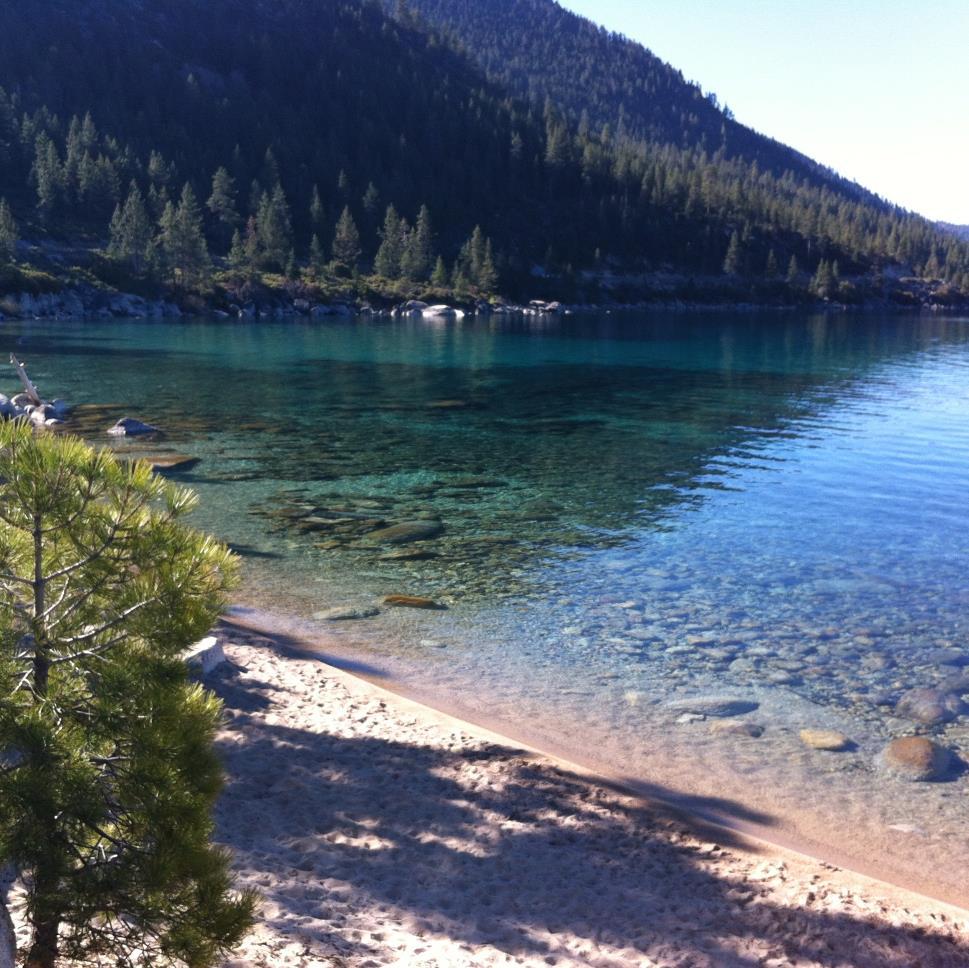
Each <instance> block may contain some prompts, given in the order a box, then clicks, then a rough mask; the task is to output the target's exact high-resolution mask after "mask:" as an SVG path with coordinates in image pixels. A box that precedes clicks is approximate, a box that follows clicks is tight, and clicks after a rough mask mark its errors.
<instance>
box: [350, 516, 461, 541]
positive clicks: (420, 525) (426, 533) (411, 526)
mask: <svg viewBox="0 0 969 968" xmlns="http://www.w3.org/2000/svg"><path fill="white" fill-rule="evenodd" d="M443 533H444V525H443V524H441V522H440V521H403V522H401V523H400V524H394V525H391V526H390V527H389V528H381V529H380V530H379V531H374V532H372V533H371V534H370V535H369V537H370V538H371V539H372V540H373V541H384V542H386V543H387V544H407V542H409V541H426V540H428V539H429V538H436V537H437V536H438V535H440V534H443Z"/></svg>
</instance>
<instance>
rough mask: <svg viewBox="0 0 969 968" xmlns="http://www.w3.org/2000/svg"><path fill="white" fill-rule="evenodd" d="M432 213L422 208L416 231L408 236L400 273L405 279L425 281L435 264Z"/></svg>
mask: <svg viewBox="0 0 969 968" xmlns="http://www.w3.org/2000/svg"><path fill="white" fill-rule="evenodd" d="M432 245H433V233H432V231H431V213H430V211H429V209H428V207H427V206H426V205H422V206H421V210H420V213H419V214H418V216H417V225H416V226H415V227H414V231H413V232H411V233H409V235H408V236H407V239H406V242H405V245H404V250H403V253H402V255H401V260H400V272H401V275H402V276H403V277H404V278H405V279H415V280H425V279H427V277H428V274H429V273H430V271H431V266H432V265H433V263H434V253H433V251H432Z"/></svg>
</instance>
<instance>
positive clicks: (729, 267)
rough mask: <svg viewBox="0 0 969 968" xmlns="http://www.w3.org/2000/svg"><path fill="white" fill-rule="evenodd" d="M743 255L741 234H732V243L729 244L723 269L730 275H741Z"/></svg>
mask: <svg viewBox="0 0 969 968" xmlns="http://www.w3.org/2000/svg"><path fill="white" fill-rule="evenodd" d="M742 263H743V256H742V253H741V251H740V236H739V235H738V234H737V233H736V231H735V232H734V233H733V235H731V236H730V244H729V245H728V246H727V254H726V256H724V260H723V271H724V272H725V273H726V274H727V275H728V276H736V275H739V273H740V270H741V268H742Z"/></svg>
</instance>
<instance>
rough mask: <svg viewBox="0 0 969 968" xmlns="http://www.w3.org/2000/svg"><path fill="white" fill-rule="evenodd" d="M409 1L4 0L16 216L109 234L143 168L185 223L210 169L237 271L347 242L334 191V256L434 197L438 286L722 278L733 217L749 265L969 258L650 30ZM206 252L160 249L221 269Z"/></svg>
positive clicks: (523, 5)
mask: <svg viewBox="0 0 969 968" xmlns="http://www.w3.org/2000/svg"><path fill="white" fill-rule="evenodd" d="M405 6H406V8H407V9H406V10H404V9H400V10H398V9H397V6H396V4H390V3H389V2H388V3H387V4H386V12H385V10H382V9H381V8H380V7H379V6H378V5H375V4H370V3H365V2H362V0H314V2H313V3H306V2H303V0H276V2H272V3H270V2H268V0H220V2H218V3H209V2H206V0H166V2H162V0H145V2H143V3H141V4H137V5H135V4H131V3H129V2H127V0H76V2H74V3H70V4H65V3H62V2H59V0H33V2H31V3H27V4H0V85H2V88H4V89H5V90H3V89H0V195H3V196H5V197H7V199H8V200H9V202H10V204H11V206H12V209H13V212H14V214H15V215H16V216H17V218H18V220H19V221H20V222H21V224H22V225H23V226H28V225H36V224H37V223H38V221H42V222H43V225H44V228H45V231H47V232H49V233H52V234H57V233H63V234H64V235H70V234H71V233H73V232H75V231H76V230H78V229H83V230H84V231H85V232H86V233H89V234H97V235H99V236H102V237H103V236H104V234H105V232H106V230H107V226H108V223H109V220H110V219H111V213H112V211H113V210H114V208H115V206H116V205H117V204H118V202H119V200H120V198H121V196H122V192H121V189H120V186H121V185H125V186H126V185H128V184H129V183H130V182H131V181H132V180H134V181H135V182H136V183H137V184H138V185H139V187H140V189H141V191H142V193H143V196H144V198H145V199H146V200H147V207H148V210H149V212H150V214H151V215H152V217H153V218H154V219H156V220H158V219H160V220H162V221H163V222H164V223H165V225H164V229H165V232H167V233H168V234H169V235H170V234H171V228H172V226H171V222H172V220H173V219H174V218H175V216H177V215H178V210H179V208H180V202H179V203H178V204H175V200H176V198H177V196H178V188H177V185H178V184H180V183H181V182H182V181H183V180H187V181H188V183H189V184H191V185H192V186H193V189H194V190H196V191H199V190H201V188H202V187H203V186H204V187H206V188H207V186H208V185H209V184H210V179H211V180H212V181H211V184H212V191H211V194H209V195H208V202H207V208H208V213H209V215H210V216H211V218H210V224H209V233H208V237H209V240H210V241H211V243H212V250H213V252H214V254H215V256H216V259H217V260H218V259H221V258H223V257H225V256H226V255H228V254H229V251H230V248H231V263H232V265H233V267H235V268H243V265H242V262H243V260H242V255H243V253H245V260H244V261H245V269H246V271H248V272H252V271H256V270H258V269H272V270H275V271H279V270H283V269H285V268H286V266H287V263H288V259H289V253H290V251H291V250H295V251H296V252H297V253H300V254H301V255H305V254H306V253H308V252H309V250H310V246H311V242H312V238H313V236H314V235H316V236H317V237H318V238H320V239H323V240H326V241H328V240H329V237H330V236H331V233H332V232H333V222H334V218H335V214H336V213H339V212H346V214H347V216H348V217H349V219H350V221H352V223H353V225H352V228H353V231H352V232H351V231H350V228H351V226H350V224H349V222H346V221H345V220H344V219H343V218H342V217H341V223H343V229H344V230H346V231H345V237H344V239H343V242H341V249H342V250H345V251H342V254H341V255H337V253H336V252H334V261H335V263H336V264H337V266H338V267H340V271H342V272H344V273H346V272H350V271H353V269H354V268H361V269H363V270H364V271H366V270H368V269H369V268H370V266H371V264H372V263H373V261H374V260H375V257H376V255H377V250H378V245H382V243H383V242H384V239H385V237H386V232H385V233H383V235H382V236H381V235H380V234H378V228H379V224H378V223H379V220H380V215H379V212H380V210H382V209H384V208H385V206H386V204H387V203H393V205H394V206H395V209H396V211H397V212H403V213H408V215H410V216H413V213H417V212H419V211H420V209H421V206H422V205H423V204H424V202H425V201H426V200H430V201H431V204H432V207H433V214H434V222H435V228H436V230H437V234H436V237H435V238H433V240H432V239H431V236H430V232H429V229H428V230H425V229H424V228H423V227H422V224H421V218H420V216H417V217H416V219H415V222H414V225H413V229H411V228H410V227H409V226H408V227H407V229H406V231H405V232H403V233H402V243H401V245H402V249H401V252H400V256H399V263H398V259H397V257H396V256H395V255H394V254H393V253H390V256H391V258H390V260H389V266H390V269H392V270H394V271H393V272H384V271H383V269H384V268H386V265H385V263H384V260H383V257H381V266H380V268H379V269H378V271H379V272H380V274H381V275H385V276H386V277H387V278H388V279H397V278H399V277H403V278H404V279H407V280H412V281H415V282H423V281H425V280H426V279H427V278H428V276H429V274H430V273H431V271H432V267H434V266H435V261H436V260H435V251H434V250H435V249H436V248H437V249H439V250H440V252H441V253H442V254H443V255H444V257H445V259H446V260H447V263H446V264H453V263H454V261H455V258H456V257H457V259H456V261H457V274H456V278H457V280H458V281H459V282H460V283H461V284H462V286H463V287H464V288H465V289H467V290H470V289H474V288H477V289H484V290H488V289H490V288H491V286H492V279H493V278H494V276H495V272H496V270H498V269H500V276H501V279H500V282H501V284H503V285H512V286H516V285H517V286H519V287H522V286H524V285H527V281H528V280H529V279H530V278H531V276H530V272H531V269H532V268H533V266H534V265H536V264H539V265H543V266H544V267H545V268H546V269H547V270H548V271H550V272H552V273H559V274H562V275H566V276H567V275H572V276H577V275H578V273H579V272H580V271H582V270H586V269H593V270H594V269H602V268H604V267H605V266H607V265H608V266H609V267H610V270H611V271H619V272H622V271H624V270H626V271H629V272H630V273H631V274H632V275H635V276H640V275H641V274H642V273H643V272H644V271H647V272H648V271H650V270H664V271H665V270H667V269H674V270H677V271H679V272H681V273H683V274H684V275H685V274H690V275H693V274H706V275H711V276H712V275H717V274H719V273H721V272H722V271H723V269H724V265H725V254H726V252H727V242H728V240H730V239H731V237H732V233H733V232H734V231H735V230H736V231H737V232H738V235H739V242H738V244H739V247H740V258H739V265H738V266H737V269H736V270H732V271H731V275H734V274H735V271H740V272H742V273H743V275H744V277H745V280H751V279H761V281H762V278H761V277H762V272H761V269H762V267H764V266H766V264H767V261H768V257H769V253H770V252H771V251H773V252H774V260H775V261H776V262H777V263H778V264H779V265H781V266H783V265H786V264H789V262H790V260H791V259H792V258H796V259H797V262H798V263H799V264H800V265H803V266H810V267H814V266H816V265H817V263H818V259H819V258H822V257H823V258H824V259H826V260H828V262H829V263H832V262H833V261H835V260H837V261H838V262H839V264H840V266H841V267H842V270H843V271H844V273H845V275H846V276H857V275H859V274H863V273H865V272H868V271H871V270H874V269H876V268H877V267H880V266H887V265H896V266H899V267H901V268H902V269H903V270H905V271H907V272H921V273H922V274H924V275H927V276H931V277H935V278H938V279H939V280H941V281H942V282H944V283H947V284H948V285H950V286H952V287H960V286H962V285H963V283H964V279H965V278H966V277H967V276H969V244H967V243H966V242H965V241H963V240H961V239H959V238H957V237H956V236H955V235H953V234H950V233H948V232H947V231H945V230H944V229H942V228H940V227H939V226H937V225H935V224H933V223H930V222H928V221H926V220H924V219H922V218H919V217H918V216H915V215H912V214H910V213H907V212H904V211H902V210H900V209H898V208H895V207H893V206H891V205H889V204H887V203H885V202H884V201H883V200H881V199H879V198H878V197H876V196H874V195H872V194H870V193H868V192H865V191H864V190H863V189H861V188H860V187H859V186H857V185H855V184H853V183H850V182H848V181H846V180H844V179H842V178H839V177H837V176H836V175H835V174H834V173H832V172H831V171H829V170H828V169H826V168H824V167H822V166H819V165H817V164H815V163H814V162H812V161H810V160H809V159H807V158H805V157H804V156H802V155H800V154H798V153H797V152H795V151H792V150H791V149H789V148H786V147H785V146H783V145H780V144H778V143H777V142H774V141H772V140H770V139H768V138H765V137H762V136H761V135H758V134H756V133H755V132H753V131H750V130H749V129H747V128H744V127H743V126H742V125H739V124H737V123H736V122H735V121H734V120H733V119H732V118H731V117H730V116H729V113H728V112H725V111H723V110H721V109H720V108H719V106H718V105H717V104H716V102H715V98H712V97H709V96H706V95H704V94H703V92H702V91H700V90H699V88H697V87H696V86H695V85H692V84H688V83H687V82H685V81H684V79H683V78H682V76H681V75H680V74H679V72H677V71H675V70H674V69H672V68H670V67H668V66H667V65H665V64H663V63H662V62H660V61H659V60H658V59H656V58H655V57H653V55H652V54H650V53H649V52H648V51H646V50H645V49H644V48H642V47H641V46H640V45H637V44H635V43H633V42H631V41H629V40H626V39H625V38H621V37H617V36H616V35H613V34H609V33H608V32H606V31H603V30H599V29H598V28H596V27H594V26H593V25H591V24H589V23H588V22H586V21H583V20H581V19H580V18H577V17H575V16H574V15H572V14H570V13H568V12H567V11H565V10H564V9H563V8H561V7H560V6H558V5H557V4H555V3H552V2H551V0H489V2H487V3H484V2H480V0H413V2H412V3H411V4H409V5H405ZM388 15H392V16H395V17H396V19H388ZM435 31H437V33H435ZM39 52H41V53H42V56H39ZM186 65H191V68H189V67H187V66H186ZM68 78H69V79H70V80H69V82H68V81H67V80H66V79H68ZM516 95H517V96H519V97H520V98H521V100H516ZM89 110H94V111H95V114H94V116H93V117H92V115H91V114H89V113H88V112H89ZM269 146H271V148H270V147H269ZM213 171H214V172H216V175H215V178H214V179H213V178H212V172H213ZM236 186H238V187H239V188H240V189H241V191H240V192H239V193H238V198H237V197H236ZM377 186H379V191H378V188H377ZM207 194H208V193H207ZM203 197H204V196H203ZM287 199H291V200H293V201H294V206H293V210H292V211H290V209H289V206H288V204H287V202H286V200H287ZM170 202H171V203H172V204H173V205H174V211H173V212H172V213H171V215H170V216H169V217H167V218H166V206H167V205H168V204H169V203H170ZM351 207H352V213H353V214H352V215H351V214H350V212H351ZM249 216H255V219H256V221H255V226H254V227H253V225H252V224H251V223H247V225H246V226H245V227H244V228H243V227H242V220H243V219H245V218H248V217H249ZM237 218H238V221H236V219H237ZM478 222H484V223H486V224H484V225H483V229H485V230H486V231H487V235H488V237H489V238H490V239H492V240H493V241H492V251H491V255H490V260H488V262H489V264H487V265H486V264H485V249H486V248H487V246H485V245H484V244H483V243H482V245H481V247H480V249H479V251H478V253H477V258H476V259H475V256H474V254H473V253H470V252H464V251H462V244H463V240H464V239H466V238H467V237H468V234H469V232H471V230H472V228H473V227H474V226H475V224H477V223H478ZM236 229H238V230H239V232H240V237H239V239H237V240H236V241H237V243H238V244H236V245H234V246H233V245H232V239H233V237H234V233H235V230H236ZM354 233H355V235H356V239H355V240H354V238H353V236H354ZM344 243H345V244H344ZM395 244H396V243H395ZM166 246H167V243H166V244H163V245H158V246H155V251H156V252H159V253H162V252H166V251H167V249H166ZM385 255H387V253H385ZM200 256H201V253H200V251H199V250H198V249H197V248H196V251H195V258H193V259H190V260H188V261H189V262H194V263H196V264H197V265H196V267H194V268H191V267H190V268H189V270H188V271H187V272H185V271H183V270H182V269H181V268H180V267H177V266H176V267H174V268H172V266H171V265H169V264H168V263H169V262H170V261H171V260H170V258H169V257H168V256H166V258H165V259H159V260H158V266H159V270H158V271H159V272H160V273H161V274H162V275H163V277H164V278H168V279H176V278H177V279H178V280H179V281H180V282H181V283H182V284H186V283H187V282H188V280H190V279H192V280H201V281H202V282H203V283H204V281H205V279H206V273H207V265H206V263H207V256H206V258H204V259H203V258H201V257H200ZM166 260H167V261H166ZM731 261H733V260H731ZM482 273H483V275H482ZM768 275H769V274H768ZM438 277H439V278H440V276H438ZM793 281H794V282H796V281H797V279H796V275H795V277H794V278H793ZM494 284H495V285H496V284H497V283H494ZM749 284H750V285H753V284H754V283H753V282H750V283H749ZM784 285H785V283H784V282H783V281H782V280H780V279H779V278H778V279H777V286H778V287H781V288H783V286H784Z"/></svg>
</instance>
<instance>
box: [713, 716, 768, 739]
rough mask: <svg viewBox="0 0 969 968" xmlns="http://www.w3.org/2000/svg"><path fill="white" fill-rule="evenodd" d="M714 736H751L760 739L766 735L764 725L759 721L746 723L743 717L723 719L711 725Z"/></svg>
mask: <svg viewBox="0 0 969 968" xmlns="http://www.w3.org/2000/svg"><path fill="white" fill-rule="evenodd" d="M710 732H711V733H713V735H714V736H750V737H751V738H753V739H758V738H759V737H761V736H763V735H764V727H763V726H761V725H760V724H759V723H745V722H744V721H743V720H742V719H721V720H718V721H717V722H715V723H712V724H711V726H710Z"/></svg>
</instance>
